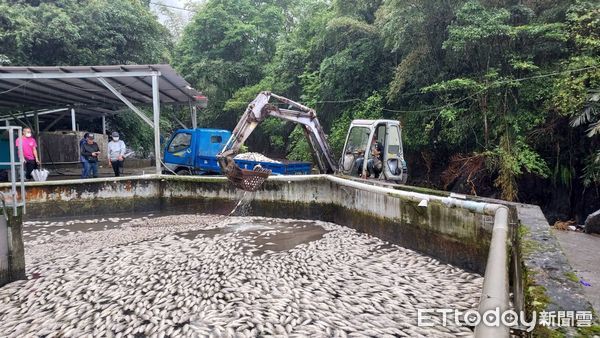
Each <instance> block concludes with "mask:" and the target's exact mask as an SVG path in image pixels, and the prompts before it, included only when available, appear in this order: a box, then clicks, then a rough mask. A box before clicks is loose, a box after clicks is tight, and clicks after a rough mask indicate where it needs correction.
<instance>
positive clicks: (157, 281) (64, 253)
mask: <svg viewBox="0 0 600 338" xmlns="http://www.w3.org/2000/svg"><path fill="white" fill-rule="evenodd" d="M25 236H26V238H28V242H27V243H26V254H27V262H28V270H27V273H28V275H29V276H30V279H29V280H26V281H18V282H14V283H11V284H9V285H6V286H4V287H2V288H0V336H9V337H23V336H42V335H46V336H47V337H56V336H65V337H71V336H77V337H81V336H89V337H92V336H93V337H97V336H108V337H111V336H118V337H120V336H130V337H136V336H137V337H140V336H154V337H165V336H170V337H176V336H201V337H204V336H212V337H254V336H279V337H286V336H290V337H307V336H311V337H314V336H317V337H346V336H347V337H365V336H366V337H369V336H371V337H456V336H471V335H472V331H471V330H470V329H469V328H467V327H458V326H447V327H446V326H442V325H435V326H433V327H418V326H417V325H416V324H417V319H416V318H417V314H416V313H417V309H420V308H422V309H425V308H452V309H460V310H463V311H464V310H468V309H474V308H476V306H477V303H478V299H479V296H480V292H481V284H482V281H483V278H482V277H481V276H480V275H477V274H472V273H468V272H465V271H463V270H461V269H459V268H456V267H453V266H451V265H446V264H442V263H440V262H438V261H437V260H435V259H433V258H431V257H428V256H424V255H421V254H418V253H416V252H414V251H411V250H408V249H404V248H401V247H398V246H395V245H390V244H388V243H385V242H383V241H381V240H379V239H377V238H374V237H371V236H368V235H365V234H360V233H357V232H355V231H354V230H352V229H348V228H345V227H342V226H338V225H336V224H331V223H324V222H303V221H296V220H282V219H266V218H256V217H254V218H245V217H224V216H217V215H174V216H164V217H144V218H136V219H128V218H124V219H118V218H113V219H105V220H102V219H100V220H87V221H79V222H74V223H71V224H66V222H62V224H61V222H60V221H57V222H38V223H27V224H26V225H25ZM434 321H436V322H437V323H439V318H434ZM449 323H450V324H451V325H453V324H452V321H450V322H449Z"/></svg>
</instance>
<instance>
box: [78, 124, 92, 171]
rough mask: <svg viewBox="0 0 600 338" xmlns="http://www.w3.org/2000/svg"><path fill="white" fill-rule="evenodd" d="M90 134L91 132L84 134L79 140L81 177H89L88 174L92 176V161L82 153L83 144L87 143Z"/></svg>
mask: <svg viewBox="0 0 600 338" xmlns="http://www.w3.org/2000/svg"><path fill="white" fill-rule="evenodd" d="M88 135H89V133H85V134H84V135H83V138H82V139H81V140H79V162H81V178H87V177H88V176H90V163H89V162H88V160H87V159H86V158H85V157H84V156H83V155H81V149H82V148H83V145H84V144H85V143H87V137H88Z"/></svg>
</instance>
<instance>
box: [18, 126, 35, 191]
mask: <svg viewBox="0 0 600 338" xmlns="http://www.w3.org/2000/svg"><path fill="white" fill-rule="evenodd" d="M15 144H16V146H17V148H18V147H21V145H22V146H23V156H21V151H19V157H20V160H21V163H25V178H27V179H28V180H31V179H33V177H31V172H32V171H33V170H35V169H37V168H38V164H39V163H40V158H39V157H38V152H37V142H36V141H35V138H33V136H32V134H31V129H29V128H24V129H23V135H22V136H21V137H19V138H17V140H16V141H15Z"/></svg>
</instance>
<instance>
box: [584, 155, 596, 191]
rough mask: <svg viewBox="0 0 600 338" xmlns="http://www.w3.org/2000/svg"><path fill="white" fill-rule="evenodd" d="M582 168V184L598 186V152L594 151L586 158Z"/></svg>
mask: <svg viewBox="0 0 600 338" xmlns="http://www.w3.org/2000/svg"><path fill="white" fill-rule="evenodd" d="M584 164H585V167H584V168H583V176H582V177H583V184H584V185H585V186H586V187H587V186H591V185H592V184H596V185H598V184H600V151H596V152H595V153H593V154H591V155H590V156H588V158H586V160H585V162H584Z"/></svg>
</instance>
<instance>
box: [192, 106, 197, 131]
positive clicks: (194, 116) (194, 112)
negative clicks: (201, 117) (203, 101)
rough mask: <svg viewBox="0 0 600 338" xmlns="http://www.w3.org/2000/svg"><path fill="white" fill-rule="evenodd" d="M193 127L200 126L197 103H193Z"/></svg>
mask: <svg viewBox="0 0 600 338" xmlns="http://www.w3.org/2000/svg"><path fill="white" fill-rule="evenodd" d="M192 128H193V129H196V128H198V112H197V110H196V105H192Z"/></svg>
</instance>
